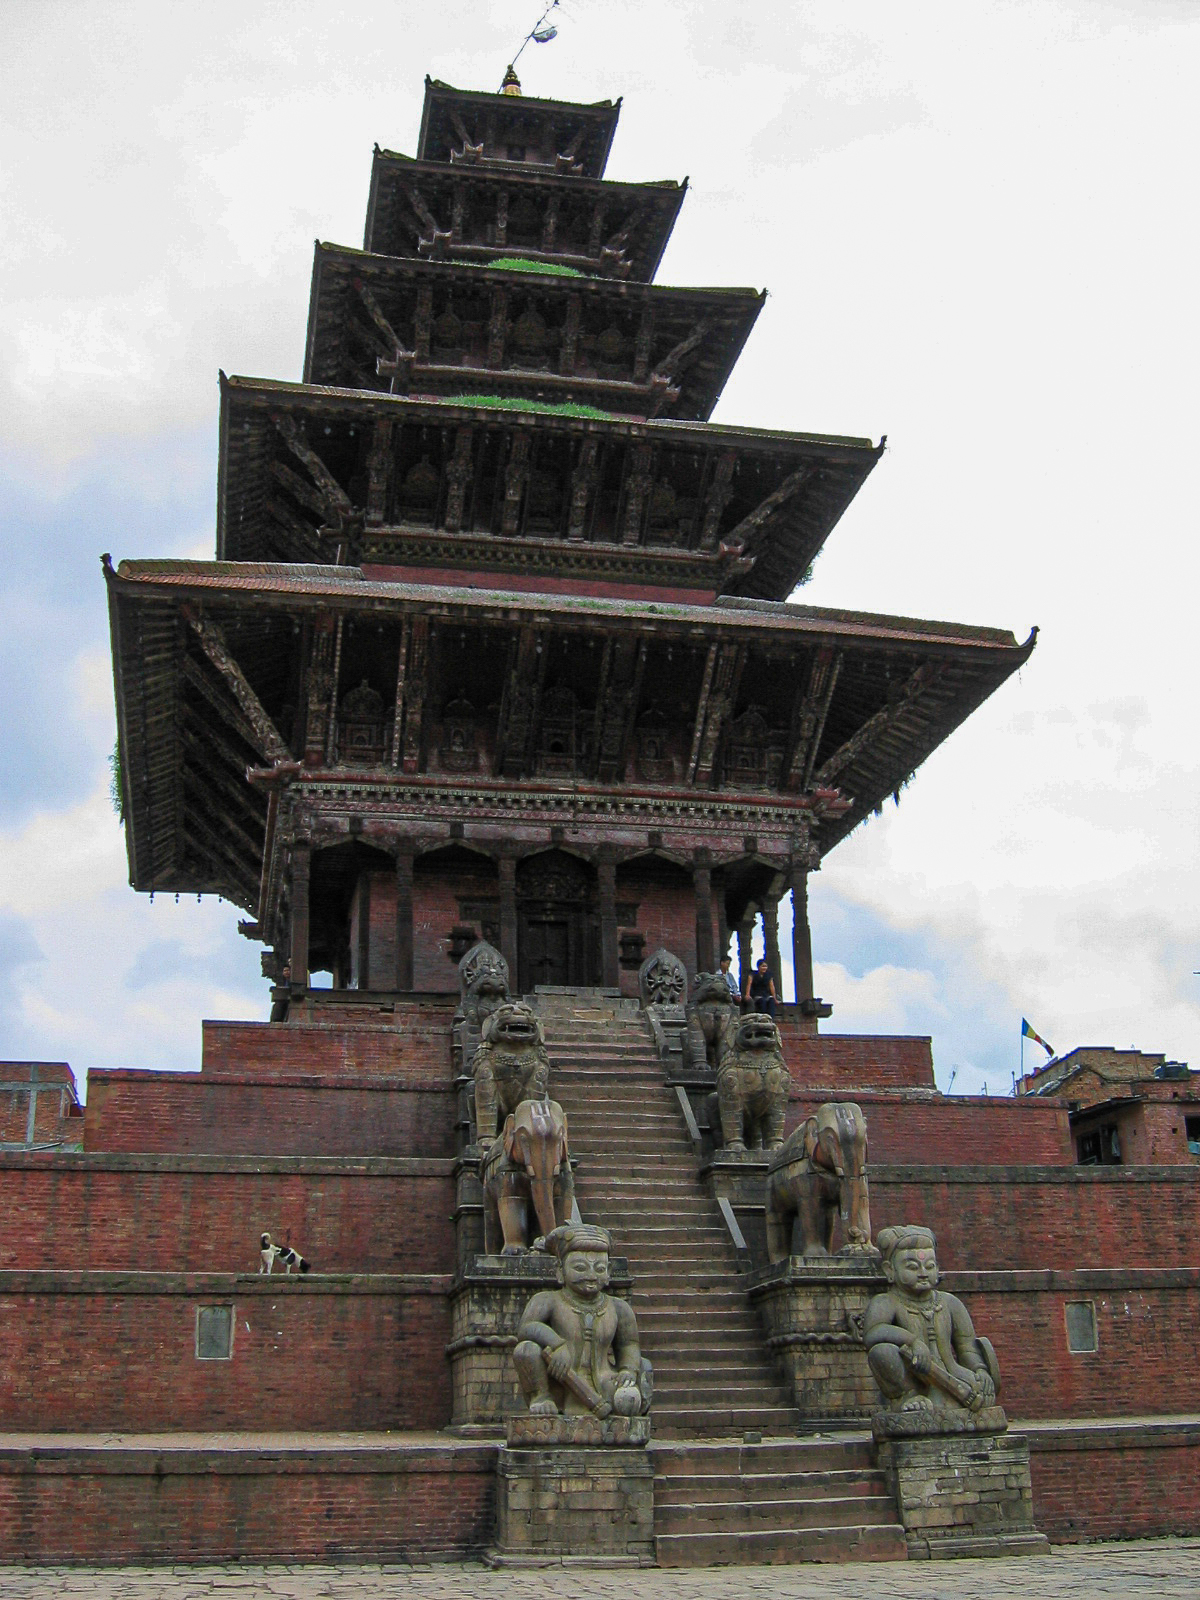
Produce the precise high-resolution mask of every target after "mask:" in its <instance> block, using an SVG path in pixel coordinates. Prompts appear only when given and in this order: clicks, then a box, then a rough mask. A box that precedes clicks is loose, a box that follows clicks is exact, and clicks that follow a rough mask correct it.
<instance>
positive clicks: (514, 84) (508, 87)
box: [493, 62, 521, 94]
mask: <svg viewBox="0 0 1200 1600" xmlns="http://www.w3.org/2000/svg"><path fill="white" fill-rule="evenodd" d="M494 81H495V80H494V79H493V82H494ZM520 92H521V80H520V78H518V77H517V74H516V69H515V68H514V67H513V65H512V63H511V62H510V63H509V66H508V70H507V71H506V72H505V74H504V82H503V83H502V84H501V85H500V93H501V94H520Z"/></svg>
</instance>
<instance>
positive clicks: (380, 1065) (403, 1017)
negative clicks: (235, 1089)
mask: <svg viewBox="0 0 1200 1600" xmlns="http://www.w3.org/2000/svg"><path fill="white" fill-rule="evenodd" d="M452 1016H453V1008H452V1007H450V1006H446V1007H444V1008H442V1009H440V1010H434V1009H433V1008H431V1007H426V1006H421V1005H410V1006H408V1007H405V1006H402V1005H398V1006H397V1008H396V1011H395V1013H394V1014H392V1015H390V1016H389V1018H388V1019H387V1020H384V1019H382V1018H380V1017H379V1016H378V1014H377V1013H376V1014H374V1015H373V1022H372V1025H370V1026H367V1027H363V1026H361V1025H359V1026H355V1025H353V1024H345V1025H342V1026H338V1025H337V1024H334V1023H317V1024H312V1025H310V1024H307V1023H291V1022H289V1023H278V1022H205V1023H204V1024H203V1031H204V1044H203V1052H202V1055H201V1071H202V1072H203V1074H204V1076H205V1077H206V1078H218V1077H220V1078H238V1079H243V1080H244V1079H251V1078H264V1079H278V1078H295V1077H298V1076H300V1075H302V1074H304V1073H319V1074H320V1075H321V1076H322V1077H325V1078H330V1077H336V1076H340V1075H344V1076H346V1077H348V1078H380V1077H383V1078H390V1079H392V1080H393V1081H395V1082H399V1083H405V1082H408V1083H411V1084H413V1085H414V1087H416V1086H424V1085H427V1084H448V1083H449V1082H450V1081H451V1075H452V1068H451V1060H450V1023H451V1018H452Z"/></svg>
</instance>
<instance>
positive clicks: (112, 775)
mask: <svg viewBox="0 0 1200 1600" xmlns="http://www.w3.org/2000/svg"><path fill="white" fill-rule="evenodd" d="M108 773H109V777H108V798H109V799H110V800H111V801H112V808H113V810H114V811H115V812H116V813H117V816H118V817H119V818H120V820H121V821H122V822H124V821H125V788H124V785H123V784H122V782H121V741H120V740H119V739H118V740H117V741H116V743H115V744H114V745H113V747H112V755H110V756H109V758H108Z"/></svg>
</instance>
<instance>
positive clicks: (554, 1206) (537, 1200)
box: [479, 1100, 575, 1256]
mask: <svg viewBox="0 0 1200 1600" xmlns="http://www.w3.org/2000/svg"><path fill="white" fill-rule="evenodd" d="M479 1176H480V1180H481V1182H482V1184H483V1196H484V1200H483V1248H484V1250H485V1251H486V1252H487V1254H488V1255H496V1254H501V1255H506V1256H512V1255H518V1254H520V1252H521V1251H523V1250H528V1249H530V1248H531V1247H532V1246H533V1245H534V1243H535V1242H536V1241H537V1240H538V1239H544V1238H545V1237H546V1236H547V1234H550V1233H553V1232H554V1229H555V1228H557V1227H561V1226H562V1225H563V1224H564V1223H567V1222H570V1220H571V1211H572V1207H573V1205H574V1201H575V1182H574V1179H573V1178H572V1176H571V1163H570V1159H569V1152H568V1148H567V1119H566V1115H565V1114H564V1112H563V1108H562V1107H561V1106H560V1105H559V1104H558V1102H557V1101H555V1100H522V1101H521V1103H520V1105H518V1106H517V1108H516V1110H515V1111H512V1112H510V1113H509V1115H508V1116H507V1117H506V1118H505V1122H504V1129H503V1131H502V1132H501V1133H500V1135H499V1136H498V1137H497V1138H496V1139H494V1140H493V1142H492V1144H491V1147H490V1148H489V1149H488V1151H487V1153H486V1154H485V1155H484V1158H483V1163H482V1166H481V1168H480V1173H479ZM535 1222H536V1227H535V1226H534V1224H535Z"/></svg>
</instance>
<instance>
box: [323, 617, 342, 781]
mask: <svg viewBox="0 0 1200 1600" xmlns="http://www.w3.org/2000/svg"><path fill="white" fill-rule="evenodd" d="M345 623H346V619H345V617H344V616H343V614H342V613H341V612H340V611H339V612H338V617H337V622H336V623H335V624H334V629H333V670H332V672H331V673H330V675H329V714H328V716H327V718H326V721H325V765H326V766H327V767H332V766H333V764H334V762H335V761H336V760H337V718H338V692H339V690H340V689H341V686H342V633H343V631H344V629H345Z"/></svg>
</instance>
